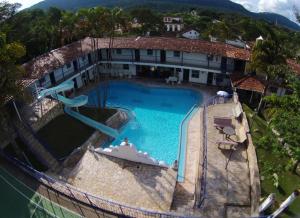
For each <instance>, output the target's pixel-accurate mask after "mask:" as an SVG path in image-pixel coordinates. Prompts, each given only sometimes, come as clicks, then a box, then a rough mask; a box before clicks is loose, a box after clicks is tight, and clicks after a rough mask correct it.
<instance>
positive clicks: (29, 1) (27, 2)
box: [8, 0, 42, 9]
mask: <svg viewBox="0 0 300 218" xmlns="http://www.w3.org/2000/svg"><path fill="white" fill-rule="evenodd" d="M41 1H42V0H8V2H10V3H21V4H22V7H21V9H24V8H28V7H30V6H32V5H34V4H36V3H38V2H41Z"/></svg>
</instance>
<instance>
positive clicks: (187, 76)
mask: <svg viewBox="0 0 300 218" xmlns="http://www.w3.org/2000/svg"><path fill="white" fill-rule="evenodd" d="M189 80H190V70H189V69H184V70H183V81H184V82H188V81H189Z"/></svg>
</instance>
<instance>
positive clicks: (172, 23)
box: [163, 17, 184, 32]
mask: <svg viewBox="0 0 300 218" xmlns="http://www.w3.org/2000/svg"><path fill="white" fill-rule="evenodd" d="M163 22H164V25H165V29H166V31H167V32H180V31H181V30H182V29H183V27H184V25H183V19H182V18H181V17H164V18H163Z"/></svg>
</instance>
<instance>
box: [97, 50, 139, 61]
mask: <svg viewBox="0 0 300 218" xmlns="http://www.w3.org/2000/svg"><path fill="white" fill-rule="evenodd" d="M121 52H122V53H121V54H117V49H113V50H112V59H113V60H114V59H116V60H131V59H132V55H133V58H134V50H131V49H121ZM104 53H105V56H103V55H102V57H106V56H107V55H106V51H105V52H104Z"/></svg>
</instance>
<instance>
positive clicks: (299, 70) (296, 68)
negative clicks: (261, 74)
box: [286, 59, 300, 76]
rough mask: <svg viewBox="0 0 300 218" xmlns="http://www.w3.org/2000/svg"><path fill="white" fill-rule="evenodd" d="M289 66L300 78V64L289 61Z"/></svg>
mask: <svg viewBox="0 0 300 218" xmlns="http://www.w3.org/2000/svg"><path fill="white" fill-rule="evenodd" d="M286 62H287V64H288V65H289V66H290V67H291V68H292V70H293V71H294V72H295V73H296V74H297V75H299V76H300V64H298V63H297V61H296V60H293V59H287V60H286Z"/></svg>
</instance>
